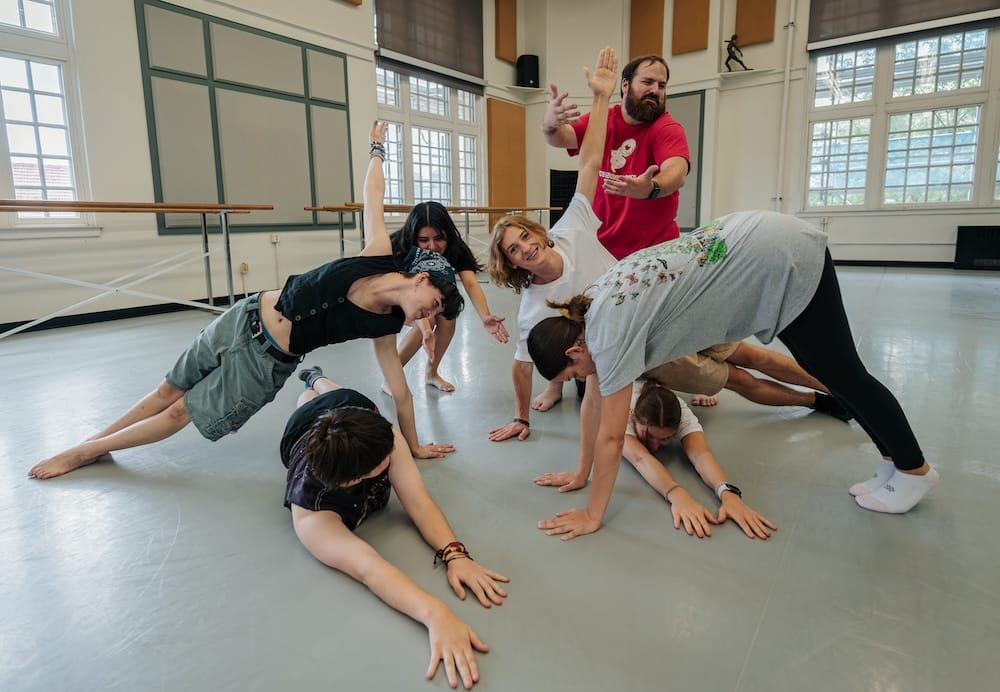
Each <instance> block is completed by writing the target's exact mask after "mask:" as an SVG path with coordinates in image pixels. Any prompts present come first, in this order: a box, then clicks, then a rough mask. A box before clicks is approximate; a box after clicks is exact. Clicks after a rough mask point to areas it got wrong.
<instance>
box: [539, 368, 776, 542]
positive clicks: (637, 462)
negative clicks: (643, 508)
mask: <svg viewBox="0 0 1000 692" xmlns="http://www.w3.org/2000/svg"><path fill="white" fill-rule="evenodd" d="M674 439H677V440H680V442H681V446H682V447H683V448H684V453H685V454H686V455H687V457H688V459H689V460H690V461H691V464H692V465H693V466H694V468H695V471H697V472H698V475H699V476H701V480H702V481H703V482H704V483H705V485H707V486H708V487H710V488H712V490H713V491H715V495H716V497H718V498H719V513H718V516H715V515H713V514H712V512H711V511H709V509H708V508H707V507H705V506H704V505H703V504H701V503H700V502H698V501H697V500H695V499H694V498H693V497H692V496H691V494H690V493H688V491H687V490H685V489H684V488H683V487H682V486H681V484H680V483H678V482H677V481H676V480H674V477H673V476H671V475H670V473H669V472H668V471H667V469H666V468H665V467H664V466H663V464H662V463H660V460H659V459H657V458H656V457H655V456H653V454H654V453H655V452H656V451H658V450H659V449H660V447H662V446H664V445H667V444H669V443H670V442H671V441H672V440H674ZM622 455H623V456H624V457H625V458H626V459H628V461H629V463H631V464H632V466H634V467H635V469H636V471H638V472H639V474H640V475H641V476H642V477H643V478H644V479H645V481H646V482H647V483H649V484H650V485H651V486H652V487H653V488H654V489H655V490H656V492H658V493H659V494H660V496H661V497H663V498H664V499H665V500H666V501H667V502H669V503H670V512H671V513H672V514H673V516H674V528H675V529H679V528H681V526H683V527H684V530H685V531H686V532H687V534H688V535H689V536H698V538H704V537H705V536H711V535H712V529H711V524H723V523H725V522H726V520H727V519H732V520H733V521H734V522H736V524H737V525H738V526H739V527H740V528H741V529H742V530H743V533H745V534H746V535H747V538H765V539H766V538H769V537H770V536H771V531H776V530H777V528H778V527H777V526H775V525H774V524H772V523H771V521H770V520H769V519H768V518H767V517H765V516H763V515H761V514H759V513H757V512H756V511H754V510H753V509H751V508H750V506H749V505H747V504H746V503H745V502H744V501H743V493H742V491H741V490H740V489H739V488H737V487H736V486H735V485H733V484H732V483H730V482H729V478H728V477H727V476H726V472H725V471H723V470H722V467H721V466H720V465H719V462H718V461H716V459H715V455H713V454H712V450H711V449H709V447H708V440H707V438H706V437H705V433H704V431H703V430H702V427H701V424H700V423H699V422H698V418H697V417H696V416H695V415H694V413H692V412H691V409H689V408H688V407H687V405H686V404H685V403H684V402H683V401H682V400H681V399H679V398H677V395H676V394H674V393H673V392H672V391H671V390H670V389H668V388H667V387H664V386H663V385H662V384H660V383H659V382H655V381H653V380H638V381H636V383H635V384H634V385H633V386H632V407H631V410H630V411H629V420H628V427H627V428H626V430H625V445H624V447H623V449H622ZM542 485H544V483H542Z"/></svg>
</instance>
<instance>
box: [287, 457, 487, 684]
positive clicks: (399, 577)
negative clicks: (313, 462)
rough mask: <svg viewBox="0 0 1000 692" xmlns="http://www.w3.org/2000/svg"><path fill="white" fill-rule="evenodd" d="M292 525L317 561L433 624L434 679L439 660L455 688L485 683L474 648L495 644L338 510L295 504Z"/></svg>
mask: <svg viewBox="0 0 1000 692" xmlns="http://www.w3.org/2000/svg"><path fill="white" fill-rule="evenodd" d="M390 468H391V467H390ZM292 525H293V526H294V528H295V535H297V536H298V537H299V540H300V541H301V542H302V545H304V546H305V547H306V549H307V550H308V551H309V552H310V553H312V554H313V556H314V557H315V558H316V559H317V560H319V561H320V562H322V563H323V564H324V565H327V566H328V567H332V568H333V569H336V570H339V571H341V572H343V573H345V574H347V575H348V576H350V577H351V578H353V579H356V580H357V581H359V582H361V583H362V584H364V585H365V586H366V587H368V589H369V590H370V591H371V592H372V593H373V594H375V595H376V596H378V597H379V598H380V599H381V600H382V601H383V602H384V603H385V604H386V605H388V606H390V607H392V608H395V609H396V610H398V611H400V612H401V613H405V614H406V615H408V616H410V617H411V618H413V619H414V620H416V621H417V622H419V623H421V624H423V625H424V626H425V627H426V628H427V634H428V636H429V637H430V644H431V660H430V665H429V666H428V669H427V678H428V679H430V678H432V677H434V673H435V672H437V668H438V664H439V663H440V662H442V661H443V662H444V668H445V674H446V675H447V677H448V683H449V684H450V685H451V686H452V687H455V686H456V685H457V684H458V678H459V677H461V679H462V684H463V685H464V686H465V688H466V689H471V688H472V686H473V685H474V684H475V683H476V682H478V681H479V667H478V665H477V664H476V655H475V652H474V651H473V649H475V650H476V651H481V652H486V651H488V650H489V647H488V646H486V644H485V643H483V641H482V640H481V639H480V638H479V636H478V635H477V634H476V633H475V632H474V631H473V630H472V628H471V627H469V626H468V625H466V624H465V623H464V622H462V621H461V620H459V619H458V617H457V616H456V615H455V614H454V613H453V612H451V610H450V609H449V608H448V606H446V605H445V604H444V603H443V602H442V601H441V600H440V599H438V598H435V597H434V596H432V595H430V594H429V593H427V592H426V591H424V590H423V589H421V588H420V587H419V586H417V585H416V584H415V583H414V582H413V580H412V579H410V578H409V577H408V576H406V574H404V573H403V572H402V571H401V570H400V569H399V568H397V567H395V566H394V565H392V564H390V563H389V562H387V561H386V560H385V559H384V558H383V557H382V556H381V555H379V554H378V553H377V552H376V551H375V549H374V548H372V547H371V546H370V545H368V544H367V543H365V542H364V541H363V540H361V539H360V538H358V537H357V536H355V535H354V534H353V533H351V531H350V530H349V529H348V528H347V527H346V526H344V522H343V521H341V519H340V516H339V515H338V514H336V513H335V512H329V511H320V512H313V511H311V510H308V509H305V508H303V507H299V506H298V505H292Z"/></svg>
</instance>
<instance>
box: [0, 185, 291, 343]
mask: <svg viewBox="0 0 1000 692" xmlns="http://www.w3.org/2000/svg"><path fill="white" fill-rule="evenodd" d="M270 209H274V206H273V205H270V204H198V203H187V202H102V201H72V200H66V201H64V200H26V199H0V212H32V211H33V212H39V211H40V212H72V213H94V214H106V213H115V214H198V215H199V216H200V217H201V243H202V250H201V252H200V253H198V254H196V255H194V256H193V257H191V256H190V255H191V254H192V251H190V250H186V251H184V252H181V253H178V254H176V255H174V256H172V257H168V258H166V259H163V260H160V261H158V262H154V263H153V264H150V265H147V266H145V267H142V268H140V269H137V270H135V271H133V272H130V273H128V274H125V275H123V276H119V277H117V278H115V279H112V280H111V281H108V282H106V283H103V284H102V283H96V282H92V281H82V280H79V279H71V278H69V277H63V276H57V275H55V274H47V273H44V272H35V271H29V270H26V269H19V268H17V267H8V266H0V271H6V272H10V273H13V274H19V275H22V276H28V277H32V278H36V279H42V280H48V281H54V282H56V283H62V284H69V285H71V286H79V287H82V288H91V289H95V290H98V291H101V293H99V294H98V295H96V296H92V297H90V298H87V299H85V300H82V301H79V302H77V303H74V304H73V305H69V306H67V307H64V308H60V309H59V310H56V311H55V312H52V313H50V314H48V315H45V316H44V317H40V318H38V319H35V320H31V321H29V322H26V323H24V324H22V325H19V326H17V327H14V328H13V329H9V330H7V331H5V332H3V333H0V339H3V338H5V337H7V336H11V335H12V334H16V333H18V332H21V331H24V330H25V329H30V328H31V327H34V326H35V325H37V324H41V323H42V322H45V321H47V320H50V319H52V318H53V317H57V316H59V315H62V314H64V313H67V312H70V311H72V310H75V309H76V308H79V307H83V306H84V305H87V304H89V303H93V302H95V301H97V300H100V299H101V298H103V297H104V296H107V295H112V294H115V293H121V294H125V295H132V296H137V297H140V298H149V299H153V300H162V301H166V302H169V303H177V304H179V305H187V306H189V307H194V308H199V309H202V310H211V311H214V312H223V311H224V310H225V308H220V307H216V306H215V305H213V304H212V301H213V298H214V294H213V292H212V267H211V260H210V259H209V258H210V255H211V254H212V252H214V251H213V250H209V247H208V219H207V217H208V215H209V214H212V215H218V216H219V222H220V226H221V228H222V244H223V248H222V249H223V250H224V254H225V261H226V279H227V283H228V289H229V305H230V306H232V305H233V304H234V303H235V302H236V298H235V294H234V291H233V263H232V249H231V247H230V240H229V215H230V214H249V213H251V212H253V211H266V210H270ZM186 255H187V256H189V257H187V258H186V259H184V260H183V261H180V260H181V258H182V257H185V256H186ZM198 257H202V258H204V263H205V289H206V292H207V293H206V295H207V297H208V303H199V302H195V301H191V300H184V299H179V298H171V297H169V296H162V295H158V294H155V293H149V292H146V291H140V290H136V289H135V288H134V286H138V285H139V284H142V283H144V282H146V281H149V280H150V279H153V278H155V277H157V276H160V275H161V274H164V273H166V272H168V271H171V270H173V269H176V268H178V267H182V266H184V265H186V264H189V263H190V262H193V261H196V260H197V258H198ZM172 262H176V263H174V264H171V263H172ZM154 269H155V270H156V271H153V273H151V274H148V275H145V276H143V275H142V274H143V273H144V272H146V271H151V270H154ZM137 276H138V278H135V277H137ZM122 282H127V283H122Z"/></svg>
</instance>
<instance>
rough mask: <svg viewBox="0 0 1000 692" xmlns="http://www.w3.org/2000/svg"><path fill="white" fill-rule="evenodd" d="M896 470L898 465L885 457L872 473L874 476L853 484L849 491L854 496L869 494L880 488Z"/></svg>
mask: <svg viewBox="0 0 1000 692" xmlns="http://www.w3.org/2000/svg"><path fill="white" fill-rule="evenodd" d="M895 471H896V466H895V464H893V463H892V462H891V461H890V460H888V459H883V460H882V463H881V464H879V466H878V469H877V470H876V471H875V473H874V474H872V477H871V478H869V479H868V480H866V481H863V482H861V483H855V484H854V485H852V486H851V489H850V490H849V491H848V492H849V493H851V495H854V497H857V496H858V495H867V494H868V493H870V492H872V491H874V490H878V489H879V488H881V487H882V486H883V485H885V482H886V481H887V480H889V476H891V475H892V474H893V473H894V472H895Z"/></svg>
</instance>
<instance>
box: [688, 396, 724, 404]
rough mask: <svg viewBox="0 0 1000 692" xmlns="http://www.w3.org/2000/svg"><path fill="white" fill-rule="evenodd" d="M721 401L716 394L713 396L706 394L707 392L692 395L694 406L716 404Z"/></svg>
mask: <svg viewBox="0 0 1000 692" xmlns="http://www.w3.org/2000/svg"><path fill="white" fill-rule="evenodd" d="M718 403H719V397H718V396H716V395H715V394H713V395H711V396H706V395H705V394H692V395H691V405H692V406H715V405H717V404H718Z"/></svg>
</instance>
